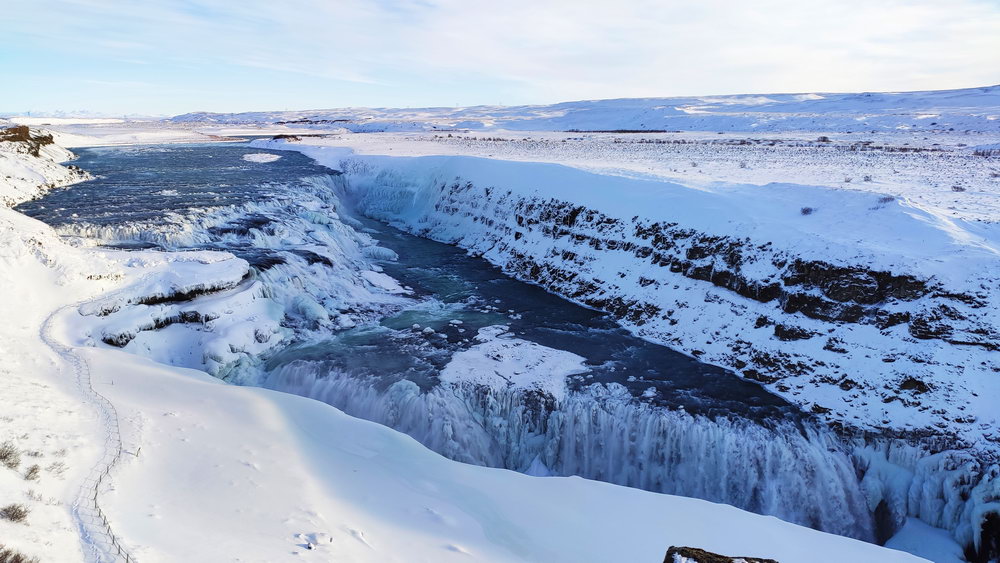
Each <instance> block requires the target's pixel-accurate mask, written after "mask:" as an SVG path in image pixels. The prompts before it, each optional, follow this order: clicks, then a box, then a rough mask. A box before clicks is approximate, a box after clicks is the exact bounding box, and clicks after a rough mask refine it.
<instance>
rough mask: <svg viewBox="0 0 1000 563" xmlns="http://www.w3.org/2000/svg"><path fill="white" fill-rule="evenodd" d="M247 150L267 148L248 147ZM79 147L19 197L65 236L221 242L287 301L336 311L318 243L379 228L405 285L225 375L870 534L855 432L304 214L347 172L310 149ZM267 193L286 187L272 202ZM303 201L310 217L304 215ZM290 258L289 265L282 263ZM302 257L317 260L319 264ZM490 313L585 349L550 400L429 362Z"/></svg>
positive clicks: (473, 441)
mask: <svg viewBox="0 0 1000 563" xmlns="http://www.w3.org/2000/svg"><path fill="white" fill-rule="evenodd" d="M259 152H268V153H273V154H276V155H280V156H281V158H280V159H279V160H277V161H274V162H268V163H259V162H248V161H246V160H244V159H243V156H244V155H246V154H248V153H259ZM78 153H79V156H80V159H79V160H78V161H77V162H76V164H77V165H78V166H80V167H81V168H84V169H86V170H88V171H90V172H91V173H93V174H95V176H97V178H96V179H95V180H92V181H89V182H85V183H82V184H78V185H75V186H73V187H70V188H67V189H62V190H57V191H53V192H51V193H49V194H48V195H46V196H45V197H43V198H41V199H39V200H36V201H32V202H28V203H25V204H22V205H21V206H19V207H18V210H19V211H21V212H23V213H25V214H27V215H30V216H33V217H36V218H38V219H40V220H42V221H45V222H47V223H49V224H51V225H53V226H54V227H56V228H57V229H58V230H59V231H60V232H62V233H63V234H65V235H67V236H84V237H88V238H91V239H96V240H97V241H98V242H100V243H103V244H106V245H109V246H114V247H118V248H164V249H169V250H178V249H181V250H183V249H190V248H198V249H204V248H209V249H222V250H227V251H230V252H233V253H234V254H236V255H238V256H240V257H243V258H245V259H247V260H248V261H249V262H250V263H251V264H252V265H253V266H254V267H255V269H256V271H257V276H258V277H259V279H261V280H263V281H264V282H265V284H269V286H270V291H271V293H272V294H274V295H276V296H277V295H280V296H282V299H285V302H288V303H292V302H296V301H294V299H295V296H294V295H293V294H294V293H295V292H296V291H302V292H305V291H306V290H305V289H302V288H303V287H306V288H308V291H309V292H310V300H311V301H310V302H315V303H319V304H321V305H320V306H321V307H325V308H327V309H329V314H330V315H336V314H342V315H349V314H351V307H349V306H346V305H345V304H344V303H345V300H344V298H343V297H341V296H338V295H336V293H337V292H338V291H341V290H340V289H338V288H340V286H337V285H336V284H334V283H333V282H331V281H330V279H333V278H337V277H338V276H341V277H342V276H344V275H347V274H346V273H345V272H348V265H349V263H350V262H351V261H350V260H348V259H347V258H344V259H343V260H335V259H331V258H330V257H331V256H348V255H349V254H350V253H349V252H348V251H346V250H344V249H343V248H338V249H334V248H333V247H334V246H343V247H345V248H346V247H348V246H349V245H348V244H347V242H343V241H345V240H347V239H346V238H345V237H347V236H348V235H350V237H354V238H352V239H351V240H355V239H357V237H373V238H374V239H376V240H377V241H378V242H379V243H380V244H379V247H377V249H375V250H373V248H375V247H366V250H365V259H366V260H367V261H368V262H369V263H371V264H374V265H375V268H376V269H378V268H379V267H381V268H382V269H384V272H385V273H386V274H388V275H389V276H391V277H393V278H395V279H396V280H398V281H399V283H400V284H402V285H403V286H406V287H407V288H408V289H409V291H410V293H409V294H408V295H407V296H406V297H405V298H404V297H400V298H398V299H397V301H395V302H393V304H392V306H386V307H383V308H373V309H371V310H368V311H366V312H365V314H364V315H360V314H359V315H357V316H358V319H359V322H358V323H357V325H356V326H354V327H352V328H345V327H343V326H341V327H338V328H330V327H329V326H328V325H323V324H314V325H309V324H308V323H306V322H305V321H296V320H295V314H294V312H293V311H292V310H293V309H294V307H291V306H289V313H288V319H289V320H288V321H287V324H288V326H289V328H290V329H292V330H294V331H296V332H295V333H296V337H295V338H292V339H290V340H289V341H288V343H287V344H286V345H284V346H283V347H282V348H281V349H280V350H277V351H274V352H272V353H269V354H267V357H264V358H260V359H259V360H260V361H259V362H257V363H255V364H254V365H253V367H252V369H251V370H250V371H249V372H248V371H247V370H246V369H244V371H243V372H241V374H240V376H239V377H234V378H232V379H233V380H234V381H236V382H239V383H245V384H254V385H262V386H267V387H270V388H273V389H278V390H282V391H287V392H291V393H297V394H301V395H305V396H309V397H313V398H317V399H320V400H322V401H325V402H327V403H329V404H331V405H334V406H336V407H338V408H341V409H342V410H344V411H346V412H348V413H350V414H353V415H355V416H360V417H364V418H368V419H370V420H374V421H377V422H380V423H383V424H386V425H389V426H391V427H394V428H396V429H399V430H401V431H403V432H406V433H408V434H410V435H412V436H414V437H415V438H416V439H418V440H420V441H421V442H422V443H424V444H425V445H427V446H428V447H430V448H432V449H434V450H436V451H438V452H440V453H442V454H444V455H446V456H448V457H451V458H453V459H457V460H461V461H466V462H470V463H477V464H483V465H490V466H495V467H506V468H509V469H514V470H518V471H524V472H528V473H532V474H537V475H553V474H555V475H571V474H576V475H581V476H584V477H588V478H594V479H601V480H606V481H611V482H614V483H619V484H623V485H628V486H635V487H641V488H645V489H649V490H655V491H661V492H667V493H675V494H683V495H688V496H695V497H699V498H705V499H708V500H712V501H718V502H725V503H728V504H733V505H736V506H739V507H742V508H745V509H747V510H752V511H755V512H760V513H764V514H773V515H776V516H779V517H781V518H784V519H787V520H791V521H795V522H798V523H802V524H805V525H809V526H812V527H815V528H819V529H823V530H827V531H831V532H834V533H839V534H844V535H849V536H853V537H857V538H861V539H866V540H872V539H873V538H874V537H875V536H874V529H873V523H872V517H871V514H870V512H869V508H868V505H867V502H866V500H865V497H864V495H863V494H862V493H861V490H860V487H859V484H858V477H857V473H856V471H855V468H854V465H853V462H852V459H851V456H850V454H849V453H848V452H849V451H850V448H848V447H847V446H845V445H844V444H842V443H841V442H840V441H839V439H838V438H837V437H836V436H834V435H833V434H832V433H830V432H829V431H827V430H826V429H824V428H822V427H819V426H817V425H814V424H812V422H811V421H810V420H809V418H808V417H807V416H804V415H802V414H801V413H799V412H798V411H797V410H796V409H795V408H794V407H793V406H792V405H790V404H788V403H787V402H785V401H784V400H782V399H780V398H778V397H776V396H774V395H772V394H770V393H768V392H767V391H765V390H764V389H762V388H761V387H759V386H757V385H756V384H753V383H750V382H746V381H744V380H741V379H739V378H738V377H736V376H735V375H734V374H732V373H730V372H728V371H726V370H723V369H720V368H717V367H714V366H710V365H707V364H703V363H701V362H699V361H697V360H695V359H692V358H689V357H687V356H684V355H682V354H679V353H677V352H674V351H672V350H670V349H669V348H665V347H662V346H658V345H654V344H650V343H648V342H645V341H643V340H641V339H638V338H635V337H633V336H632V335H630V334H629V333H628V332H626V331H625V330H623V329H621V328H619V327H618V326H617V325H616V324H615V323H614V322H613V321H612V320H611V319H609V318H608V317H607V316H606V315H603V314H602V313H599V312H596V311H592V310H589V309H586V308H584V307H581V306H578V305H575V304H573V303H570V302H568V301H565V300H563V299H561V298H559V297H556V296H554V295H551V294H549V293H546V292H545V291H543V290H541V289H539V288H538V287H536V286H533V285H531V284H526V283H523V282H520V281H517V280H514V279H512V278H509V277H507V276H505V275H504V274H503V273H502V272H500V271H499V270H498V269H497V268H495V267H494V266H492V265H491V264H489V263H487V262H485V261H483V260H481V259H479V258H474V257H471V256H468V255H467V254H466V253H465V252H463V251H461V250H460V249H458V248H455V247H451V246H448V245H445V244H441V243H437V242H434V241H430V240H426V239H422V238H419V237H416V236H413V235H410V234H407V233H405V232H402V231H400V230H397V229H394V228H392V227H389V226H386V225H383V224H380V223H377V222H374V221H371V220H369V219H365V218H362V217H356V218H352V217H349V213H348V211H349V210H347V209H345V208H343V207H338V209H339V210H340V213H338V214H332V213H329V211H328V210H327V213H328V214H329V215H330V219H328V220H326V221H325V222H324V221H319V220H318V219H317V218H316V217H315V215H316V214H317V213H318V211H317V209H327V208H324V207H322V206H320V205H318V204H316V205H312V204H309V203H308V201H312V200H311V199H310V198H313V199H315V201H316V202H326V203H329V202H331V201H333V202H336V203H337V205H338V206H340V205H341V203H340V200H339V199H338V194H337V191H338V186H342V185H343V184H342V182H344V181H345V180H344V179H343V178H341V177H336V176H331V172H330V170H328V169H325V168H323V167H320V166H317V165H315V164H314V163H312V161H311V160H310V159H308V158H306V157H305V156H302V155H300V154H298V153H294V152H277V151H267V150H261V149H256V148H249V147H247V146H246V145H242V144H211V145H158V146H145V147H128V148H96V149H82V150H79V151H78ZM306 200H308V201H306ZM274 201H281V202H283V203H282V204H281V205H277V204H273V205H271V204H269V203H268V202H274ZM304 202H305V203H304ZM334 215H335V216H334ZM303 217H309V218H310V220H309V223H308V226H307V227H301V228H300V227H298V226H297V225H299V224H300V223H302V218H303ZM317 225H320V226H317ZM165 226H166V227H169V228H166V227H165ZM321 229H325V230H324V233H326V234H324V235H323V236H319V235H318V234H317V231H319V230H321ZM345 233H346V234H345ZM303 241H306V242H308V243H309V244H308V245H307V244H304V242H303ZM324 245H325V246H324ZM338 253H339V254H338ZM299 263H301V264H302V265H301V266H297V268H298V269H297V270H295V273H294V274H295V275H291V274H288V273H287V272H289V271H290V270H288V268H291V267H292V266H293V265H295V264H299ZM317 264H318V265H319V266H320V267H324V266H328V267H327V268H326V269H325V270H323V274H322V275H317V274H316V273H315V272H316V271H317V270H316V269H315V268H313V266H315V265H317ZM283 268H284V269H283ZM338 268H340V269H338ZM282 272H284V273H282ZM309 276H312V277H311V278H309ZM306 278H309V279H307V280H306V281H302V280H303V279H306ZM292 279H294V280H296V281H295V283H292V282H290V281H289V280H292ZM310 280H311V281H310ZM324 292H325V293H326V294H328V295H321V294H323V293H324ZM300 308H301V307H300ZM345 311H346V312H345ZM321 316H322V315H321ZM415 325H416V326H418V327H419V328H418V329H415V328H414V326H415ZM497 325H504V326H506V327H508V330H509V333H510V334H511V335H512V336H514V337H516V338H518V339H522V340H525V341H530V342H533V343H536V344H538V345H541V346H544V347H548V348H552V349H556V350H561V351H566V352H571V353H573V354H576V355H578V356H581V357H582V358H583V359H584V366H585V369H586V371H585V372H584V373H581V374H578V375H574V376H571V377H570V379H569V381H568V386H569V390H570V391H569V393H568V394H567V395H566V396H565V397H563V398H560V399H558V400H557V399H555V398H553V397H548V396H545V395H544V394H538V393H526V392H521V391H517V390H509V391H508V390H503V389H500V390H498V389H492V388H484V387H482V386H477V385H472V384H443V383H442V382H441V381H440V379H439V377H438V376H439V374H440V373H441V370H442V369H444V367H445V366H446V365H448V363H449V362H450V361H451V360H452V357H453V356H454V355H455V354H456V353H459V352H462V351H466V350H468V349H469V348H470V347H472V346H474V345H475V344H476V340H475V338H474V337H475V335H476V334H477V332H478V331H479V329H481V328H484V327H492V326H497ZM427 327H429V328H430V329H431V330H433V331H434V332H433V337H429V336H428V334H427V332H425V330H424V329H425V328H427Z"/></svg>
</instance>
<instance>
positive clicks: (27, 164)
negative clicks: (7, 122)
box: [0, 125, 90, 207]
mask: <svg viewBox="0 0 1000 563" xmlns="http://www.w3.org/2000/svg"><path fill="white" fill-rule="evenodd" d="M73 158H74V156H73V153H71V152H69V151H68V150H66V149H64V148H62V147H60V146H58V145H56V144H54V143H53V142H52V135H49V134H46V133H43V132H41V131H38V130H33V129H29V128H28V127H27V126H24V125H19V126H16V127H10V128H7V129H0V206H3V207H13V206H15V205H17V204H18V203H21V202H23V201H27V200H29V199H33V198H36V197H38V196H40V195H41V194H43V193H45V192H46V191H48V190H50V189H53V188H56V187H61V186H68V185H70V184H73V183H76V182H80V181H82V180H86V179H88V178H90V175H89V174H88V173H87V172H85V171H83V170H80V169H79V168H77V167H75V166H73V165H66V166H63V165H60V164H59V163H60V162H65V161H67V160H72V159H73Z"/></svg>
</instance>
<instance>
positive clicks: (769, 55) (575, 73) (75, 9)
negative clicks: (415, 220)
mask: <svg viewBox="0 0 1000 563" xmlns="http://www.w3.org/2000/svg"><path fill="white" fill-rule="evenodd" d="M7 16H8V17H7V18H6V19H8V20H9V24H8V25H7V26H6V27H7V28H8V29H10V28H11V27H13V29H15V30H17V32H18V33H20V34H22V35H31V36H34V37H36V38H38V39H40V40H42V41H44V42H46V44H47V45H49V46H50V47H52V46H54V47H55V48H61V49H64V50H66V51H67V52H72V53H74V54H82V55H81V56H91V57H98V58H100V57H106V58H108V59H113V60H122V59H140V60H142V61H149V62H154V63H155V60H156V59H157V58H162V59H164V60H171V61H176V62H181V63H187V64H191V65H196V66H197V65H201V66H205V65H208V66H215V67H218V68H220V69H223V68H227V67H230V68H231V67H247V68H266V69H272V70H281V71H287V72H292V73H297V74H302V75H311V76H316V77H321V78H326V79H331V78H332V79H336V80H343V81H348V82H353V83H359V84H371V85H374V86H377V87H382V88H396V89H403V90H404V91H403V92H401V94H400V95H403V94H405V90H408V91H410V92H412V93H413V94H414V95H417V94H418V93H419V92H421V91H429V90H431V89H432V88H431V87H430V86H429V84H432V83H434V82H435V81H442V80H448V81H449V82H450V83H455V82H457V83H461V82H462V80H463V79H464V78H465V77H467V78H468V90H469V91H470V92H479V90H477V86H476V84H475V82H476V81H481V80H487V81H490V82H491V83H498V82H499V83H505V84H506V85H507V86H508V88H509V90H510V91H513V92H516V93H517V94H518V95H519V96H520V97H521V98H522V99H524V100H537V101H555V100H569V99H581V98H598V97H628V96H664V95H677V94H681V95H683V94H713V93H735V92H774V91H838V90H839V91H851V90H902V89H925V88H926V89H931V88H948V87H961V86H975V85H985V84H992V83H997V82H1000V5H998V4H997V3H996V2H992V1H984V0H951V1H949V2H941V1H938V0H934V1H932V0H910V1H906V0H880V1H877V2H872V1H862V0H838V1H826V2H808V1H802V0H751V1H749V2H734V1H731V0H702V1H700V2H693V1H691V2H688V1H683V2H682V1H674V0H660V1H655V0H634V1H619V2H609V1H590V0H573V1H570V0H553V1H541V0H506V1H505V2H480V1H474V0H429V1H402V0H401V1H393V0H380V1H362V0H336V1H329V0H291V1H273V0H240V1H237V0H233V1H222V0H183V1H177V0H174V1H170V0H163V1H151V0H147V1H139V0H119V1H109V0H35V1H32V2H27V1H21V2H17V3H16V4H15V6H14V8H13V10H11V11H10V12H8V14H7ZM108 79H109V80H111V79H118V80H127V79H128V77H111V78H108ZM418 97H419V96H418ZM466 97H468V96H466ZM449 101H450V100H441V102H444V103H447V102H449ZM480 101H487V102H495V101H496V100H492V99H488V100H480ZM361 103H363V101H361Z"/></svg>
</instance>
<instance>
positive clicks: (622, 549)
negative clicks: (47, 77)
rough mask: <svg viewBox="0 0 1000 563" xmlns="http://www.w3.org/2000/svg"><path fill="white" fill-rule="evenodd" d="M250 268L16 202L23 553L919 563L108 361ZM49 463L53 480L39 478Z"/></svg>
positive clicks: (323, 408) (50, 176)
mask: <svg viewBox="0 0 1000 563" xmlns="http://www.w3.org/2000/svg"><path fill="white" fill-rule="evenodd" d="M6 148H7V149H10V148H11V147H6ZM33 153H35V151H34V150H32V149H31V148H30V145H28V149H26V150H22V149H21V148H20V147H14V148H13V150H6V154H4V158H5V159H6V160H0V164H2V165H3V166H4V168H3V172H4V175H3V176H0V195H2V196H3V201H4V202H8V203H12V202H18V201H23V200H25V199H27V198H30V197H32V196H35V195H37V194H38V193H40V190H42V189H44V188H45V186H46V185H55V184H57V183H66V182H68V181H70V180H69V177H70V173H67V172H62V171H60V170H61V169H59V168H58V167H56V166H55V165H54V164H53V160H52V159H51V158H46V157H45V156H44V155H42V154H41V153H40V152H39V153H38V154H33ZM66 156H68V155H66ZM20 171H25V173H24V175H23V176H16V177H17V178H18V179H19V180H18V181H17V182H12V181H9V178H8V176H9V177H11V178H13V177H15V173H21V172H20ZM29 172H30V174H32V175H28V173H29ZM32 177H37V178H38V181H36V182H35V183H34V184H32V183H31V182H30V181H28V179H29V178H32ZM80 177H82V176H81V175H79V174H77V175H76V178H80ZM317 220H318V218H317ZM247 271H248V264H247V263H246V262H245V261H243V260H240V259H237V258H234V257H232V256H231V255H228V254H226V253H219V252H208V251H202V252H194V253H167V252H155V251H131V252H124V251H112V250H98V249H93V248H86V247H78V246H71V245H69V244H67V243H66V242H65V241H63V240H61V239H60V238H59V237H57V236H56V235H55V234H54V232H53V231H52V230H51V229H50V228H49V227H47V226H45V225H43V224H41V223H39V222H37V221H34V220H32V219H28V218H26V217H23V216H21V215H19V214H17V213H15V212H13V211H12V210H10V209H8V208H7V207H6V206H4V207H2V208H0V279H2V281H3V287H4V292H3V293H2V295H0V307H2V310H3V311H4V312H5V314H6V315H7V318H8V322H6V323H4V325H3V326H2V328H0V330H2V336H3V342H4V344H3V348H2V356H3V362H2V371H0V375H2V378H3V380H2V385H3V389H4V394H3V396H4V398H5V399H6V400H7V403H6V404H5V409H4V410H5V412H4V417H3V419H2V420H3V425H2V426H0V430H2V432H3V436H2V438H0V442H6V441H9V442H10V444H11V448H13V450H14V451H16V452H19V453H21V454H22V461H21V463H20V464H17V465H14V464H13V463H11V464H9V465H13V467H12V468H8V467H0V504H3V505H7V504H8V503H12V504H23V505H24V506H25V508H27V509H28V511H29V512H28V515H27V517H26V519H25V521H24V522H22V523H18V522H12V521H8V520H7V519H0V538H2V542H3V544H4V545H6V546H7V547H9V548H13V549H17V550H19V551H22V552H24V553H26V554H27V555H29V556H32V555H37V556H39V557H42V558H44V559H45V560H52V561H79V560H115V559H116V558H117V557H118V555H117V554H118V553H119V552H121V553H126V552H127V553H129V554H130V557H133V558H137V559H138V560H142V561H176V560H205V561H218V560H244V561H279V560H286V559H287V560H292V559H295V560H298V559H302V558H306V559H310V558H311V559H314V560H317V561H328V560H337V559H339V560H352V561H368V560H370V561H444V560H469V559H471V560H483V561H507V560H511V561H515V560H517V561H609V560H630V561H631V560H636V561H637V560H658V559H660V558H661V557H662V556H663V554H664V552H665V551H666V549H667V547H669V546H670V545H694V546H697V547H699V548H704V549H708V550H710V551H716V552H720V553H729V554H740V555H748V556H758V557H773V558H776V559H778V560H780V561H782V562H794V561H831V562H842V561H874V560H878V561H916V560H919V559H917V558H916V557H914V556H911V555H908V554H905V553H902V552H898V551H893V550H888V549H885V548H880V547H877V546H874V545H872V544H867V543H863V542H859V541H856V540H851V539H847V538H843V537H838V536H833V535H829V534H824V533H821V532H817V531H813V530H809V529H806V528H802V527H799V526H795V525H792V524H788V523H784V522H781V521H779V520H777V519H775V518H770V517H763V516H758V515H753V514H749V513H746V512H743V511H739V510H737V509H735V508H732V507H727V506H723V505H716V504H711V503H707V502H704V501H699V500H693V499H685V498H680V497H672V496H668V495H660V494H654V493H649V492H644V491H639V490H635V489H628V488H624V487H619V486H614V485H609V484H605V483H599V482H594V481H587V480H583V479H580V478H537V477H528V476H524V475H519V474H516V473H512V472H508V471H502V470H493V469H486V468H481V467H474V466H468V465H464V464H460V463H456V462H452V461H448V460H446V459H444V458H442V457H440V456H438V455H436V454H434V453H432V452H430V451H428V450H426V449H424V448H423V447H421V446H420V445H418V444H417V443H416V442H415V441H413V440H412V439H410V438H407V437H405V436H403V435H401V434H398V433H396V432H394V431H392V430H389V429H387V428H385V427H382V426H379V425H376V424H373V423H368V422H363V421H359V420H356V419H353V418H350V417H347V416H345V415H343V414H342V413H340V412H338V411H336V410H335V409H333V408H332V407H329V406H327V405H324V404H322V403H319V402H316V401H311V400H308V399H304V398H299V397H293V396H290V395H285V394H282V393H276V392H273V391H267V390H261V389H250V388H239V387H235V386H229V385H224V384H221V383H219V382H218V381H217V380H215V379H213V378H210V377H209V376H208V375H206V374H204V373H203V372H196V371H192V370H185V369H180V368H174V367H167V366H165V365H161V364H156V363H153V362H151V361H150V360H148V359H144V358H139V357H136V356H134V355H129V354H125V353H123V352H120V351H116V350H109V349H106V348H99V349H87V348H89V345H91V344H93V338H94V335H93V334H88V329H89V328H90V327H92V326H93V325H94V323H95V322H98V321H99V320H100V319H101V318H105V317H107V316H108V314H109V313H111V312H113V311H115V310H119V308H122V307H125V306H126V305H128V304H134V305H142V306H150V305H157V304H163V303H166V304H170V303H171V302H172V301H178V300H181V301H182V300H185V299H189V298H190V297H191V296H194V295H197V294H200V293H205V292H209V293H218V294H220V295H221V294H224V293H226V292H227V291H228V292H231V293H234V294H235V293H238V292H240V290H241V289H246V288H239V287H234V284H239V283H241V280H242V279H243V277H244V274H245V273H246V272H247ZM373 279H375V281H377V282H378V283H379V284H380V285H381V286H382V287H383V289H385V290H387V291H388V292H389V293H390V294H391V291H390V290H394V289H395V288H394V287H393V286H392V285H391V284H390V283H389V282H390V281H391V280H386V279H383V278H373ZM248 295H250V296H253V293H252V292H250V293H249V294H248ZM209 297H211V296H209ZM256 299H257V300H259V301H262V302H266V301H267V298H266V297H263V296H260V297H258V298H256ZM238 309H239V311H238V312H239V314H245V315H247V316H248V319H250V318H251V317H252V316H253V315H254V314H255V312H256V309H255V308H254V307H253V306H252V304H240V307H239V308H238ZM121 310H125V309H121ZM9 455H10V454H8V456H9ZM32 464H37V465H38V466H39V467H40V470H39V476H38V477H37V478H36V477H28V478H26V476H28V475H30V474H32V471H31V470H30V467H27V466H29V465H32ZM95 492H96V495H95ZM720 530H725V531H724V532H721V531H720ZM112 540H113V541H112ZM117 546H120V547H117Z"/></svg>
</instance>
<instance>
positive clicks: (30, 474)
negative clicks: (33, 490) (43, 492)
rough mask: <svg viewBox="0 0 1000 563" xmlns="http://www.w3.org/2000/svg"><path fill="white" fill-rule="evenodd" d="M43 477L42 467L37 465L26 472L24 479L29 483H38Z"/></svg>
mask: <svg viewBox="0 0 1000 563" xmlns="http://www.w3.org/2000/svg"><path fill="white" fill-rule="evenodd" d="M41 475H42V466H41V465H38V464H37V463H36V464H35V465H32V466H31V467H29V468H28V470H27V471H25V472H24V478H25V480H27V481H37V480H38V478H39V477H40V476H41Z"/></svg>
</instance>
